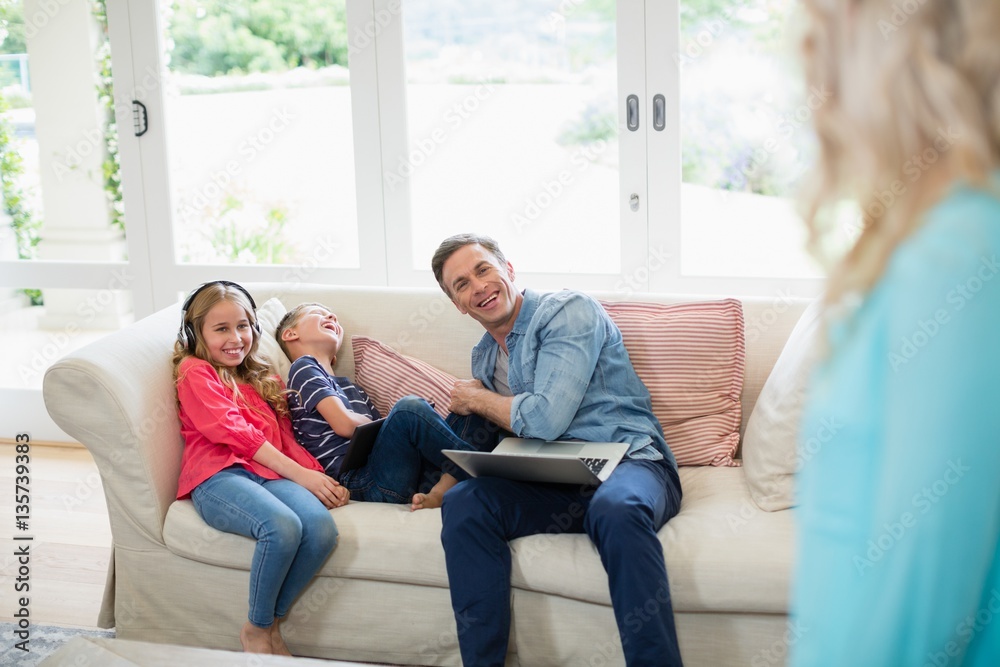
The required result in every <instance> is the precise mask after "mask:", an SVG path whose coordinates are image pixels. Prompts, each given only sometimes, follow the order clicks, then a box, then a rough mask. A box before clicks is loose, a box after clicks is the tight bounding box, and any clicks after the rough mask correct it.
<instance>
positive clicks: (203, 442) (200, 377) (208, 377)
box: [177, 357, 323, 499]
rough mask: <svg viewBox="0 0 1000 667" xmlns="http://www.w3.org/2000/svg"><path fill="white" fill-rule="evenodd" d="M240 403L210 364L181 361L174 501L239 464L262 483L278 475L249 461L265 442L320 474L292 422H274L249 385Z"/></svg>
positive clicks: (242, 391)
mask: <svg viewBox="0 0 1000 667" xmlns="http://www.w3.org/2000/svg"><path fill="white" fill-rule="evenodd" d="M239 388H240V398H239V399H238V400H237V399H235V398H234V397H233V390H232V389H231V388H230V387H228V386H227V385H226V384H224V383H223V382H222V380H220V379H219V374H218V373H217V372H216V370H215V368H213V367H212V365H211V364H210V363H208V362H207V361H204V360H202V359H198V358H197V357H188V358H186V359H184V360H183V361H181V364H180V369H179V372H178V377H177V398H178V400H179V401H180V420H181V435H182V436H184V455H183V457H182V458H181V474H180V479H179V480H178V482H177V498H178V499H182V498H187V497H189V496H190V495H191V491H192V490H194V488H195V487H196V486H198V485H199V484H201V483H202V482H204V481H205V480H206V479H208V478H209V477H211V476H212V475H214V474H215V473H217V472H219V471H220V470H222V469H223V468H228V467H229V466H231V465H233V464H239V465H241V466H243V467H245V468H247V469H249V470H250V471H251V472H254V473H256V474H258V475H260V476H261V477H264V478H266V479H281V475H279V474H278V473H276V472H274V471H273V470H271V469H270V468H267V467H265V466H263V465H261V464H260V463H257V462H256V461H254V460H253V457H254V454H256V453H257V450H258V449H260V447H261V445H263V444H264V443H265V442H270V443H271V444H272V445H274V447H275V448H276V449H277V450H278V451H280V452H281V453H282V454H284V455H285V456H287V457H288V458H290V459H292V460H293V461H295V462H296V463H298V464H299V465H301V466H303V467H304V468H309V469H311V470H320V471H321V470H323V466H321V465H320V464H319V462H318V461H317V460H316V458H315V457H313V455H312V454H310V453H309V452H307V451H306V450H305V449H304V448H303V447H302V446H301V445H299V444H298V443H297V442H296V441H295V436H294V435H293V434H292V425H291V421H289V419H288V418H287V417H278V416H277V414H275V412H274V410H273V409H272V408H271V406H270V405H268V403H267V401H265V400H264V399H263V398H261V396H260V395H259V394H258V393H257V392H256V391H254V390H253V388H252V387H251V386H250V385H245V384H241V385H240V386H239Z"/></svg>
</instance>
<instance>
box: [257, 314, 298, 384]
mask: <svg viewBox="0 0 1000 667" xmlns="http://www.w3.org/2000/svg"><path fill="white" fill-rule="evenodd" d="M286 312H288V310H287V309H286V308H285V305H284V304H283V303H281V301H279V300H278V298H277V297H271V298H270V299H268V300H267V301H266V302H265V303H264V305H262V306H260V307H258V308H257V322H258V323H259V324H260V347H259V348H258V349H259V350H260V354H261V356H262V357H264V359H266V360H267V362H268V363H270V364H271V367H272V368H274V370H275V371H277V373H278V375H280V376H281V379H282V380H283V381H285V382H286V383H287V382H288V370H289V369H290V368H291V367H292V362H291V361H289V360H288V357H286V356H285V353H284V352H282V351H281V347H280V346H279V345H278V340H277V339H276V338H275V337H274V332H275V330H277V328H278V323H279V322H281V318H282V317H284V316H285V313H286Z"/></svg>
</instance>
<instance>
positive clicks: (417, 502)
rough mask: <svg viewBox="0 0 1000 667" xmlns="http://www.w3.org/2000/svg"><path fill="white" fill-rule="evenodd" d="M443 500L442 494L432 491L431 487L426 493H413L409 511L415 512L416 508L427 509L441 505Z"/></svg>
mask: <svg viewBox="0 0 1000 667" xmlns="http://www.w3.org/2000/svg"><path fill="white" fill-rule="evenodd" d="M443 501H444V494H443V493H442V494H438V493H434V489H431V490H430V491H428V492H427V493H414V494H413V502H411V503H410V511H411V512H415V511H416V510H429V509H433V508H435V507H441V503H442V502H443Z"/></svg>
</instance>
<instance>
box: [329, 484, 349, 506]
mask: <svg viewBox="0 0 1000 667" xmlns="http://www.w3.org/2000/svg"><path fill="white" fill-rule="evenodd" d="M334 482H335V483H336V480H334ZM334 495H335V496H337V500H338V501H339V502H336V501H335V502H334V505H333V506H334V507H343V506H344V505H346V504H347V503H348V501H350V499H351V490H350V489H348V488H347V487H346V486H344V485H343V484H339V483H338V484H337V488H336V490H335V491H334Z"/></svg>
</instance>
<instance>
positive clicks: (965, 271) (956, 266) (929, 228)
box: [889, 186, 1000, 284]
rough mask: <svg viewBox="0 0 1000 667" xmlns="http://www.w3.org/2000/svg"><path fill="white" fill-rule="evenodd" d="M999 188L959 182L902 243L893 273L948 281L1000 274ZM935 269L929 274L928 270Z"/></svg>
mask: <svg viewBox="0 0 1000 667" xmlns="http://www.w3.org/2000/svg"><path fill="white" fill-rule="evenodd" d="M998 256H1000V191H990V190H986V189H981V188H973V187H968V186H959V187H956V188H954V189H953V190H952V191H951V192H950V193H949V194H948V196H946V197H945V198H944V199H942V200H941V201H940V202H938V203H937V204H936V205H935V206H933V207H932V208H931V209H929V210H928V211H927V213H926V214H925V220H924V224H923V226H921V227H920V229H918V230H917V232H916V233H914V234H913V235H912V237H911V238H909V239H908V240H907V241H905V242H904V243H903V244H901V245H900V247H899V249H898V251H897V253H896V256H895V257H893V260H892V262H891V263H890V267H889V268H890V274H893V275H895V277H896V278H897V281H895V282H899V283H902V284H905V283H906V282H907V281H908V280H909V279H910V278H914V277H918V276H919V277H921V278H922V279H923V280H926V279H927V278H929V277H936V278H937V279H938V280H940V281H943V282H944V283H949V282H953V281H961V282H963V283H964V282H965V281H966V280H968V279H970V278H972V277H975V278H976V279H978V280H979V281H984V282H986V281H989V280H991V279H992V278H993V277H995V276H996V275H997V273H1000V265H998V263H997V260H998ZM928 274H930V275H928Z"/></svg>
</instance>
